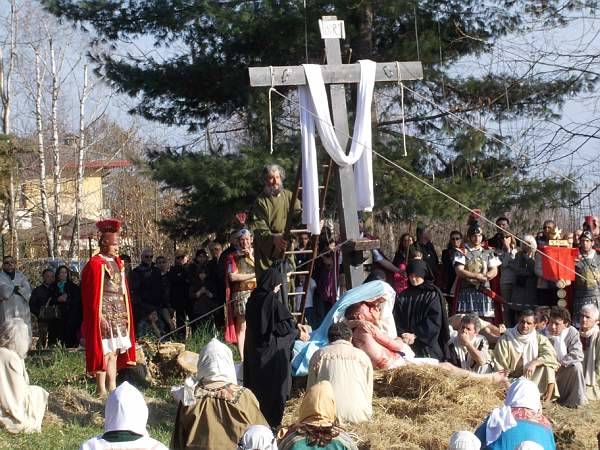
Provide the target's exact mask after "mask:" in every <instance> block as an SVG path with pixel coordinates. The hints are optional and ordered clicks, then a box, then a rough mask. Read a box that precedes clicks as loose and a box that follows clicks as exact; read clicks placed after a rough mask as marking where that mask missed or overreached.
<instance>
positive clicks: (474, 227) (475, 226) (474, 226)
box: [467, 221, 483, 236]
mask: <svg viewBox="0 0 600 450" xmlns="http://www.w3.org/2000/svg"><path fill="white" fill-rule="evenodd" d="M474 234H483V230H482V228H481V225H479V222H476V221H475V222H472V223H471V224H470V225H469V229H468V230H467V236H473V235H474Z"/></svg>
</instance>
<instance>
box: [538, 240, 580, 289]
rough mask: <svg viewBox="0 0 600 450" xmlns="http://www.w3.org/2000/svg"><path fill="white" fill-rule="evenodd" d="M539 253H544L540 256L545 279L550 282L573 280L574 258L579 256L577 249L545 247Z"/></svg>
mask: <svg viewBox="0 0 600 450" xmlns="http://www.w3.org/2000/svg"><path fill="white" fill-rule="evenodd" d="M541 251H542V252H544V253H545V255H541V256H542V271H543V274H544V278H545V279H547V280H551V281H558V280H570V281H574V280H575V258H577V257H578V256H579V249H577V248H570V247H551V246H549V245H546V246H545V247H542V248H541Z"/></svg>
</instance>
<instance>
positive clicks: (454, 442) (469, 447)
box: [448, 431, 481, 450]
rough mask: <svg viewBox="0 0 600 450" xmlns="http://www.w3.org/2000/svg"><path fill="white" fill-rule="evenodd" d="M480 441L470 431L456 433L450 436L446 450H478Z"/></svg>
mask: <svg viewBox="0 0 600 450" xmlns="http://www.w3.org/2000/svg"><path fill="white" fill-rule="evenodd" d="M480 448H481V441H480V440H479V439H478V438H477V436H475V435H474V434H473V433H471V432H470V431H456V432H454V433H452V436H450V442H449V443H448V450H479V449H480Z"/></svg>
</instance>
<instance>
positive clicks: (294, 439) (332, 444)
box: [279, 381, 358, 450]
mask: <svg viewBox="0 0 600 450" xmlns="http://www.w3.org/2000/svg"><path fill="white" fill-rule="evenodd" d="M335 421H336V416H335V394H334V392H333V388H332V387H331V384H330V383H329V381H319V382H318V383H317V384H315V385H313V386H311V387H310V388H309V389H308V390H307V391H306V394H304V398H303V399H302V404H301V405H300V411H299V412H298V422H297V423H296V424H294V425H292V426H291V427H290V428H289V429H288V430H287V432H286V434H285V436H284V438H283V439H282V440H281V442H280V443H279V450H304V449H313V448H314V449H317V448H318V449H329V450H334V449H335V450H358V447H357V446H356V444H355V443H354V441H353V440H352V439H351V438H350V436H348V434H346V432H345V431H344V430H343V429H342V428H340V427H338V426H336V425H335Z"/></svg>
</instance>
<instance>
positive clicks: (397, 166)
mask: <svg viewBox="0 0 600 450" xmlns="http://www.w3.org/2000/svg"><path fill="white" fill-rule="evenodd" d="M272 89H273V92H275V93H276V94H278V95H280V96H281V97H282V98H284V99H285V100H287V101H288V102H290V103H292V104H294V105H296V106H298V107H299V108H300V109H302V110H304V111H306V112H308V113H309V114H310V115H311V116H313V117H314V118H315V119H316V120H320V121H322V122H324V120H323V119H321V118H320V117H319V116H317V115H316V114H315V113H314V112H313V111H310V110H309V109H307V108H304V107H303V106H302V105H300V104H299V103H298V102H296V101H295V100H293V99H291V98H289V97H288V96H286V95H284V94H283V93H281V92H279V91H278V90H277V89H275V88H272ZM406 89H408V90H410V91H411V92H413V93H415V94H416V95H418V96H420V97H422V96H421V95H420V94H417V93H416V92H415V91H413V90H412V89H409V88H406ZM424 98H425V97H424ZM431 102H433V101H431ZM448 113H450V114H453V113H452V112H450V111H448ZM466 124H467V125H470V126H472V127H473V128H477V127H475V125H472V124H470V123H469V122H466ZM332 127H333V129H334V130H335V131H336V132H337V133H340V134H342V135H343V136H344V137H347V138H348V139H350V140H352V141H354V142H356V143H357V144H358V145H360V146H362V147H363V148H366V149H368V148H369V147H368V146H367V145H365V144H363V143H362V142H359V141H357V140H356V139H355V138H354V137H353V136H350V134H349V133H347V132H345V131H344V130H341V129H338V128H336V127H335V126H334V125H332ZM482 131H483V130H482ZM483 132H484V133H485V131H483ZM496 139H497V140H498V141H499V142H501V143H504V142H503V141H502V140H500V139H498V138H496ZM504 144H505V143H504ZM505 145H508V144H505ZM371 151H372V152H373V154H374V155H375V156H377V157H379V158H381V159H382V160H384V161H385V162H387V163H388V164H390V165H392V166H393V167H395V168H397V169H399V170H400V171H402V172H403V173H404V174H405V175H408V176H410V177H412V178H414V179H415V180H417V181H419V182H420V183H422V184H424V185H425V186H427V187H429V188H430V189H433V190H434V191H435V192H437V193H438V194H440V195H442V196H444V197H446V198H447V199H448V200H450V201H452V202H454V203H455V204H457V205H458V206H460V207H461V208H464V209H466V210H467V211H469V212H470V213H472V214H477V215H478V216H479V217H480V218H481V219H483V220H484V221H485V222H487V223H488V224H490V225H492V227H494V228H495V229H498V230H501V231H502V232H504V233H507V234H508V235H510V236H511V237H513V238H514V239H516V240H517V241H519V242H521V243H523V244H525V245H528V244H527V242H526V241H524V240H523V239H521V238H519V237H518V236H516V235H515V234H513V233H512V232H511V231H509V230H505V229H503V228H500V227H499V226H498V225H496V224H495V223H494V222H492V221H491V220H490V219H488V218H487V217H485V216H484V215H483V214H481V213H480V212H477V211H475V210H473V209H472V208H470V207H468V206H467V205H465V204H464V203H462V202H460V201H459V200H457V199H455V198H454V197H452V196H451V195H449V194H446V193H445V192H443V191H442V190H440V189H438V188H436V187H435V186H433V185H432V184H431V183H429V182H427V181H426V180H424V179H422V178H421V177H419V176H418V175H415V174H414V173H412V172H411V171H409V170H407V169H405V168H404V167H402V166H400V165H399V164H397V163H396V162H394V161H392V160H391V159H389V158H387V157H385V156H383V155H382V154H381V153H378V152H376V151H375V150H373V149H372V148H371ZM537 252H538V253H540V254H541V255H543V256H545V257H546V258H548V259H549V260H550V261H552V262H554V263H556V264H558V265H559V266H560V267H562V268H563V269H566V270H567V271H569V272H572V273H573V274H575V276H578V277H580V278H581V279H583V280H586V278H585V277H584V276H583V275H581V274H579V273H577V272H576V271H575V270H573V269H571V268H570V267H568V266H566V265H565V264H563V263H561V262H560V261H558V260H557V259H554V258H553V257H551V256H550V255H548V254H547V253H544V252H543V251H541V250H539V249H538V250H537Z"/></svg>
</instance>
